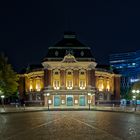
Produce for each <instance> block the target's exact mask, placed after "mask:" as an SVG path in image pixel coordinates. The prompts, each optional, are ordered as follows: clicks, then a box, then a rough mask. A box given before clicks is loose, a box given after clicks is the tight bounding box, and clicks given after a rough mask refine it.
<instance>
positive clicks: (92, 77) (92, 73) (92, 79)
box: [90, 69, 95, 87]
mask: <svg viewBox="0 0 140 140" xmlns="http://www.w3.org/2000/svg"><path fill="white" fill-rule="evenodd" d="M90 82H91V86H92V87H95V70H94V69H92V70H90Z"/></svg>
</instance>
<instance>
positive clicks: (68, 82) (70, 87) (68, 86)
mask: <svg viewBox="0 0 140 140" xmlns="http://www.w3.org/2000/svg"><path fill="white" fill-rule="evenodd" d="M72 86H73V85H72V81H67V89H72Z"/></svg>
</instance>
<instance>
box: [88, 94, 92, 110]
mask: <svg viewBox="0 0 140 140" xmlns="http://www.w3.org/2000/svg"><path fill="white" fill-rule="evenodd" d="M88 96H89V100H88V105H89V108H88V109H89V110H90V104H91V93H88Z"/></svg>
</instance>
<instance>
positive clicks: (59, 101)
mask: <svg viewBox="0 0 140 140" xmlns="http://www.w3.org/2000/svg"><path fill="white" fill-rule="evenodd" d="M60 104H61V100H60V96H59V95H55V96H54V106H60Z"/></svg>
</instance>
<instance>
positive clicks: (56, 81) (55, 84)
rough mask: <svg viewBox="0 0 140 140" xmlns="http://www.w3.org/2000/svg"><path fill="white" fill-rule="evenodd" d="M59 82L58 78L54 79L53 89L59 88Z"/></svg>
mask: <svg viewBox="0 0 140 140" xmlns="http://www.w3.org/2000/svg"><path fill="white" fill-rule="evenodd" d="M59 84H60V82H59V81H58V80H55V81H54V89H59V88H60V85H59Z"/></svg>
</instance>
